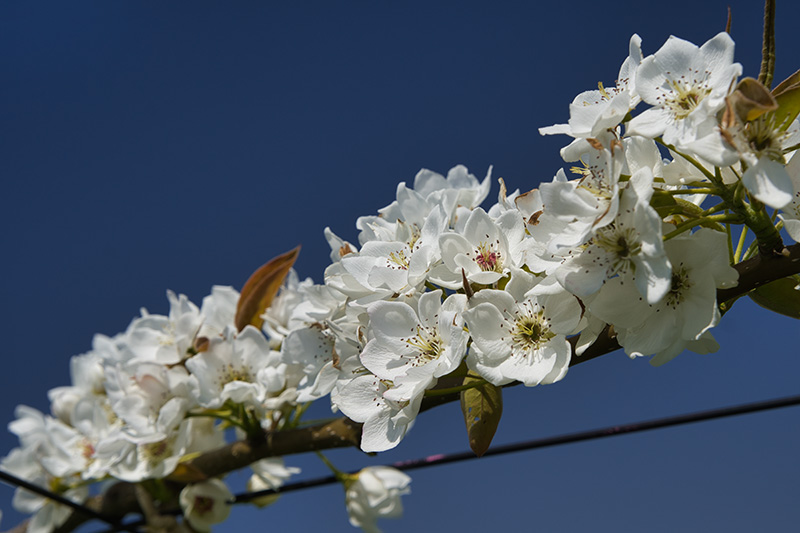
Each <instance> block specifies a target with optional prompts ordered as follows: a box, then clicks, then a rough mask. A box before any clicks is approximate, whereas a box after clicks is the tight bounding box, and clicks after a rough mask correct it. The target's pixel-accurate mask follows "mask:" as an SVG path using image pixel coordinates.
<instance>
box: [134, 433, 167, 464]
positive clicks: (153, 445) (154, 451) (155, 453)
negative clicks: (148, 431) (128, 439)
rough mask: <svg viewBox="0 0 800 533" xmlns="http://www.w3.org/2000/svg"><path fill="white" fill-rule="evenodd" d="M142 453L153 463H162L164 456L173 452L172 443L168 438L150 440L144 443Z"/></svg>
mask: <svg viewBox="0 0 800 533" xmlns="http://www.w3.org/2000/svg"><path fill="white" fill-rule="evenodd" d="M140 451H141V453H142V455H143V456H144V457H145V459H146V460H147V461H148V462H149V463H151V464H155V463H160V462H161V461H163V460H164V458H166V457H169V456H170V454H172V443H171V442H170V441H169V440H168V439H164V440H160V441H158V442H149V443H147V444H143V445H142V446H141V448H140Z"/></svg>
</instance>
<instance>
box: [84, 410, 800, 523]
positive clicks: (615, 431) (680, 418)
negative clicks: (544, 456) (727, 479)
mask: <svg viewBox="0 0 800 533" xmlns="http://www.w3.org/2000/svg"><path fill="white" fill-rule="evenodd" d="M796 405H800V395H797V396H788V397H784V398H777V399H774V400H766V401H762V402H754V403H747V404H743V405H735V406H731V407H723V408H720V409H710V410H707V411H698V412H695V413H689V414H685V415H677V416H670V417H666V418H657V419H653V420H644V421H642V422H635V423H633V424H627V425H621V426H609V427H605V428H600V429H592V430H588V431H580V432H577V433H568V434H566V435H557V436H555V437H547V438H544V439H535V440H529V441H524V442H517V443H514V444H506V445H504V446H497V447H495V448H492V449H490V450H488V451H487V452H486V453H485V454H483V457H488V456H490V455H502V454H506V453H512V452H519V451H525V450H534V449H537V448H547V447H550V446H560V445H562V444H571V443H573V442H582V441H587V440H595V439H601V438H604V437H613V436H615V435H625V434H629V433H638V432H642V431H648V430H651V429H660V428H666V427H671V426H680V425H683V424H690V423H693V422H704V421H707V420H714V419H718V418H725V417H729V416H736V415H743V414H749V413H757V412H759V411H769V410H772V409H779V408H782V407H791V406H796ZM471 459H478V457H477V456H476V455H475V454H474V453H473V452H472V451H469V452H459V453H453V454H438V455H431V456H428V457H421V458H418V459H411V460H407V461H400V462H396V463H392V464H391V465H389V466H392V467H394V468H397V469H398V470H414V469H416V468H425V467H428V466H436V465H442V464H447V463H455V462H459V461H467V460H471ZM337 482H338V480H337V479H336V477H335V476H333V475H330V476H324V477H319V478H314V479H307V480H304V481H297V482H295V483H287V484H286V485H283V486H282V487H280V488H279V489H265V490H259V491H256V492H244V493H240V494H236V495H235V496H234V499H233V500H232V501H230V502H229V503H230V504H231V505H233V504H237V503H247V502H249V501H252V500H254V499H257V498H260V497H262V496H269V495H273V494H283V493H286V492H292V491H296V490H302V489H307V488H311V487H319V486H321V485H330V484H332V483H337ZM162 514H165V515H170V514H171V515H180V514H181V510H180V509H173V510H171V511H162ZM143 525H145V522H144V520H139V521H135V522H131V523H129V524H126V526H127V527H138V526H143ZM126 526H122V525H116V526H114V527H113V528H112V529H106V530H103V531H101V532H98V533H114V532H117V531H123V530H124V529H123V528H124V527H126Z"/></svg>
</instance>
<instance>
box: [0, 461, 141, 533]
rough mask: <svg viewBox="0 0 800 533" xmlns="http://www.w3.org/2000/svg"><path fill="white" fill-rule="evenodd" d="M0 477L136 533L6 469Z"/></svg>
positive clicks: (135, 531) (134, 532) (82, 512)
mask: <svg viewBox="0 0 800 533" xmlns="http://www.w3.org/2000/svg"><path fill="white" fill-rule="evenodd" d="M0 479H2V480H3V481H5V482H6V483H9V484H11V485H14V486H17V487H20V488H23V489H25V490H28V491H30V492H33V493H35V494H38V495H39V496H44V497H45V498H48V499H50V500H53V501H54V502H57V503H60V504H62V505H66V506H67V507H70V508H72V509H73V510H75V511H77V512H78V513H81V514H85V515H87V516H91V517H92V518H94V519H96V520H101V521H103V522H105V523H107V524H109V525H111V526H114V527H115V528H117V529H116V531H129V532H130V533H138V529H130V528H129V526H127V525H124V524H121V523H120V521H119V520H116V519H114V518H111V517H109V516H106V515H104V514H102V513H98V512H97V511H95V510H94V509H90V508H89V507H86V506H85V505H81V504H79V503H77V502H74V501H72V500H70V499H69V498H65V497H64V496H61V495H60V494H56V493H54V492H51V491H49V490H47V489H43V488H42V487H40V486H38V485H34V484H33V483H31V482H29V481H25V480H24V479H21V478H18V477H17V476H15V475H13V474H9V473H8V472H6V471H3V470H0Z"/></svg>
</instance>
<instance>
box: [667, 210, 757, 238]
mask: <svg viewBox="0 0 800 533" xmlns="http://www.w3.org/2000/svg"><path fill="white" fill-rule="evenodd" d="M706 222H720V223H721V222H733V223H734V224H740V223H741V222H742V218H741V217H740V216H738V215H734V214H729V213H723V214H721V215H712V216H704V217H700V218H695V219H692V220H687V221H686V222H682V223H680V224H678V225H677V226H676V228H675V230H674V231H671V232H669V233H667V234H666V235H664V240H665V241H668V240H669V239H672V238H673V237H677V236H678V235H680V234H681V233H685V232H686V231H689V230H690V229H692V228H694V227H695V226H700V225H702V224H705V223H706Z"/></svg>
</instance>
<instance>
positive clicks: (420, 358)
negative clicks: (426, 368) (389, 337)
mask: <svg viewBox="0 0 800 533" xmlns="http://www.w3.org/2000/svg"><path fill="white" fill-rule="evenodd" d="M400 340H402V341H405V343H406V346H408V347H409V348H413V349H414V350H415V351H416V352H417V353H416V354H414V355H412V356H411V366H422V365H425V364H427V363H430V362H431V361H435V360H436V359H438V358H439V355H441V353H442V350H443V349H444V346H443V343H442V339H441V337H439V331H438V329H437V328H426V327H425V326H417V334H416V335H415V336H413V337H410V338H407V339H400Z"/></svg>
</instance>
